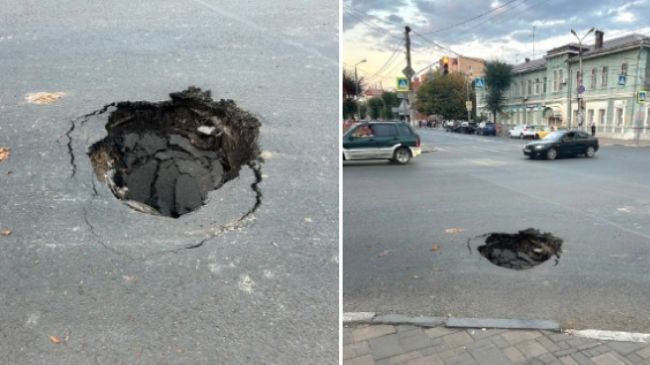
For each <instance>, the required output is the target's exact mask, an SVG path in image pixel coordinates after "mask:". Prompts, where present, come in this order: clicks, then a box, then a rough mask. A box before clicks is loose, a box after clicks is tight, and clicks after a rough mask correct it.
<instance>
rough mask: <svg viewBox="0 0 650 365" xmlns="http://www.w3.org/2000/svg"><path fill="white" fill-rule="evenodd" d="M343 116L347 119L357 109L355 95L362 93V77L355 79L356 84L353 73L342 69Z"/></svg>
mask: <svg viewBox="0 0 650 365" xmlns="http://www.w3.org/2000/svg"><path fill="white" fill-rule="evenodd" d="M341 87H342V89H343V100H342V103H343V118H344V119H347V118H349V117H351V116H352V115H354V114H355V113H356V111H357V109H356V106H355V97H358V96H360V95H363V89H364V88H363V77H360V78H359V79H357V82H356V86H355V82H354V73H350V72H348V71H345V70H343V85H341Z"/></svg>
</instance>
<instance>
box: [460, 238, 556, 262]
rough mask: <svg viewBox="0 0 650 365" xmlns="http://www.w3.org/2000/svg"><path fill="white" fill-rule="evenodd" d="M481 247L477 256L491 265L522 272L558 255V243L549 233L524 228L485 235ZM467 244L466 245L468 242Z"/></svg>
mask: <svg viewBox="0 0 650 365" xmlns="http://www.w3.org/2000/svg"><path fill="white" fill-rule="evenodd" d="M481 237H486V238H485V244H484V245H482V246H479V247H478V252H479V253H480V254H481V256H483V257H485V258H486V259H488V260H489V261H490V262H491V263H493V264H495V265H497V266H501V267H505V268H508V269H513V270H525V269H530V268H532V267H535V266H537V265H539V264H542V263H544V262H546V261H547V260H548V259H550V258H551V257H553V256H555V264H556V265H557V263H558V262H559V259H560V254H561V253H562V239H561V238H558V237H556V236H554V235H552V234H550V233H541V232H540V231H539V230H537V229H534V228H528V229H525V230H522V231H519V232H517V233H512V234H511V233H488V234H486V235H483V236H481ZM468 244H469V242H468Z"/></svg>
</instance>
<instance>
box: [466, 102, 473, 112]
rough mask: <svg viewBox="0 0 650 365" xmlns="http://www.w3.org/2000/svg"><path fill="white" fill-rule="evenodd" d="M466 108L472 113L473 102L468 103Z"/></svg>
mask: <svg viewBox="0 0 650 365" xmlns="http://www.w3.org/2000/svg"><path fill="white" fill-rule="evenodd" d="M465 108H467V111H468V112H471V111H472V102H471V101H466V102H465Z"/></svg>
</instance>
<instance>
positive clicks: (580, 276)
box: [343, 129, 650, 332]
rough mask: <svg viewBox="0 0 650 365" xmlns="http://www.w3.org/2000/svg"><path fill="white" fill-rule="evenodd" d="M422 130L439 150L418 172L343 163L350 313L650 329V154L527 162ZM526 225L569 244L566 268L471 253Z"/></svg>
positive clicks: (490, 145)
mask: <svg viewBox="0 0 650 365" xmlns="http://www.w3.org/2000/svg"><path fill="white" fill-rule="evenodd" d="M418 132H419V133H420V136H421V137H422V141H423V143H424V144H426V145H428V146H431V147H433V148H434V152H431V153H425V154H423V155H422V156H420V157H418V158H416V159H414V160H413V161H412V163H411V164H409V165H405V166H399V165H394V164H390V163H387V162H383V161H380V162H350V163H346V164H345V165H344V168H343V188H344V197H343V201H344V203H343V207H344V211H343V257H344V260H343V264H344V266H343V267H344V269H343V271H344V275H343V293H344V294H343V296H344V309H345V311H376V312H396V313H406V314H414V315H433V316H448V315H451V316H455V317H482V318H486V317H487V318H522V319H553V320H557V321H559V322H560V323H561V324H562V325H563V326H564V327H565V328H581V329H585V328H595V329H607V330H625V331H643V332H650V305H648V303H650V170H649V169H648V168H647V166H648V161H649V160H650V149H648V148H626V147H602V148H601V149H600V150H599V151H598V152H597V153H596V156H595V157H594V158H592V159H587V158H584V157H577V158H567V159H558V160H555V161H545V160H528V159H526V158H525V157H524V156H523V154H522V151H521V150H522V146H523V142H522V141H519V140H509V139H506V138H500V137H481V136H469V135H459V134H454V133H445V132H442V131H435V130H433V131H432V130H427V129H421V130H418ZM529 227H532V228H537V229H539V230H541V231H543V232H550V233H552V234H554V235H556V236H559V237H560V238H562V239H563V240H564V245H563V249H564V253H563V254H562V256H561V258H560V260H559V263H558V264H557V266H554V262H553V260H549V261H547V262H545V263H543V264H541V265H539V266H537V267H534V268H532V269H529V270H522V271H515V270H509V269H505V268H502V267H498V266H495V265H493V264H492V263H490V262H489V261H488V260H486V259H485V258H482V257H481V256H480V255H479V254H478V252H477V250H476V247H477V245H480V244H483V241H482V240H481V239H480V238H478V239H472V240H471V241H470V247H469V249H468V245H467V240H468V239H470V238H472V237H476V236H478V235H483V234H485V233H489V232H509V233H515V232H517V231H519V230H522V229H526V228H529ZM450 228H459V229H461V230H462V231H461V232H459V231H458V230H455V231H454V230H452V231H450V232H452V233H447V229H450ZM453 232H459V233H453ZM434 245H438V248H439V249H437V250H435V249H434V250H432V248H433V246H434ZM470 249H471V252H470Z"/></svg>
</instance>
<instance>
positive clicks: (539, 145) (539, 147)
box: [535, 144, 544, 150]
mask: <svg viewBox="0 0 650 365" xmlns="http://www.w3.org/2000/svg"><path fill="white" fill-rule="evenodd" d="M542 148H544V145H543V144H538V145H537V146H535V149H537V150H541V149H542Z"/></svg>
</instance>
